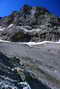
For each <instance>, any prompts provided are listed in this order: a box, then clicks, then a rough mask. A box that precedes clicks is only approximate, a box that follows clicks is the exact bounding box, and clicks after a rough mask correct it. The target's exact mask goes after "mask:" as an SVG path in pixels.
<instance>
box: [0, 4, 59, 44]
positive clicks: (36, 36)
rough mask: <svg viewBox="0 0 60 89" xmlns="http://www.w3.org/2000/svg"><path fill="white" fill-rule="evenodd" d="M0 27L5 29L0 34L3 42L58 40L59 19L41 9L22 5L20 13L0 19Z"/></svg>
mask: <svg viewBox="0 0 60 89" xmlns="http://www.w3.org/2000/svg"><path fill="white" fill-rule="evenodd" d="M0 26H2V27H5V29H4V31H1V32H0V37H1V39H3V40H9V41H14V42H19V41H20V42H21V41H26V42H27V41H44V40H49V41H58V40H59V39H60V18H59V17H57V16H55V15H53V14H52V13H50V12H49V11H48V10H47V9H45V8H42V7H31V6H28V5H24V7H23V8H22V9H20V11H14V12H13V13H12V14H11V15H9V16H6V17H3V18H1V19H0ZM37 29H39V30H38V31H37ZM18 33H19V34H18Z"/></svg>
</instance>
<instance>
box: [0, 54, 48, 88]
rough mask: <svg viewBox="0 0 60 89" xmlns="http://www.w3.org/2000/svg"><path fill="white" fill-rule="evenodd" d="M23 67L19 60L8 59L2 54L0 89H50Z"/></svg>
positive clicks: (0, 56)
mask: <svg viewBox="0 0 60 89" xmlns="http://www.w3.org/2000/svg"><path fill="white" fill-rule="evenodd" d="M23 66H24V65H21V64H20V60H19V59H18V58H16V57H13V58H8V57H6V56H5V55H3V54H2V53H1V52H0V89H50V88H48V87H47V86H46V85H44V84H42V82H40V81H38V80H37V79H35V78H33V77H32V76H30V74H29V73H27V72H26V71H25V72H24V71H22V70H24V69H23ZM24 77H25V79H23V78H24ZM23 80H24V81H23ZM25 81H26V82H28V83H29V84H30V86H31V88H29V87H28V83H26V82H25ZM22 83H23V84H22ZM24 84H25V85H24ZM25 87H26V88H25Z"/></svg>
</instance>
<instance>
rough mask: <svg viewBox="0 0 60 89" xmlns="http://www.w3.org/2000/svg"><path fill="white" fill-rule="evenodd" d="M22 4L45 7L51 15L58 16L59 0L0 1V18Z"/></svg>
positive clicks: (59, 9)
mask: <svg viewBox="0 0 60 89" xmlns="http://www.w3.org/2000/svg"><path fill="white" fill-rule="evenodd" d="M24 4H28V5H32V6H42V7H45V8H47V9H48V10H49V11H50V12H51V13H53V14H55V15H57V16H60V0H0V17H3V16H8V15H9V14H11V13H12V11H15V10H19V9H20V8H21V7H22V6H23V5H24Z"/></svg>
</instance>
